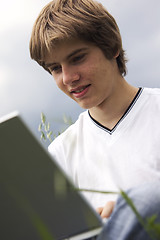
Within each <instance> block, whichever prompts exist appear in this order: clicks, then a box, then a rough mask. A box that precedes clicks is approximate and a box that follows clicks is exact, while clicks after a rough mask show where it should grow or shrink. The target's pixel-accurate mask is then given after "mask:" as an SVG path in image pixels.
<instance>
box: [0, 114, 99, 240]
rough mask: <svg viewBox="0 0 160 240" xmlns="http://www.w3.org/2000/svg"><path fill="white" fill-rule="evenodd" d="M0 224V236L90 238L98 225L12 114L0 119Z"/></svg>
mask: <svg viewBox="0 0 160 240" xmlns="http://www.w3.org/2000/svg"><path fill="white" fill-rule="evenodd" d="M0 226H1V231H0V239H3V240H9V239H16V240H22V239H23V240H25V239H26V240H28V239H34V240H38V239H45V240H47V239H49V240H51V239H68V238H70V237H72V236H75V235H76V236H77V235H78V236H79V234H83V233H86V232H88V231H91V234H90V235H89V236H92V230H93V231H95V233H96V232H99V231H100V229H101V226H102V222H101V219H100V217H99V216H98V215H97V214H96V213H95V212H94V211H93V209H92V208H91V207H90V206H89V205H88V203H87V202H86V201H85V200H84V199H83V197H82V196H81V194H79V193H78V192H77V191H75V189H74V187H73V185H72V184H71V182H70V181H69V180H68V178H67V177H66V175H65V174H64V173H63V171H62V170H61V169H60V168H59V167H58V166H57V164H56V163H55V162H54V161H53V159H52V158H51V156H50V155H49V153H48V152H47V151H46V150H45V149H44V147H43V146H42V144H41V143H40V142H39V141H38V140H37V139H36V138H35V137H34V136H33V135H32V133H31V132H30V130H29V129H28V128H27V126H26V124H25V123H24V121H23V120H22V118H20V117H19V116H18V115H15V116H12V117H9V118H7V119H6V120H5V121H2V120H0ZM76 239H84V238H83V237H77V238H76Z"/></svg>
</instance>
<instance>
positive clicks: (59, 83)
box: [52, 75, 63, 90]
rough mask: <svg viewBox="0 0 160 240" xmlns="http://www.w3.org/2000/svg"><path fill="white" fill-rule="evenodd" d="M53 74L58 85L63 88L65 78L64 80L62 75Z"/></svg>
mask: <svg viewBox="0 0 160 240" xmlns="http://www.w3.org/2000/svg"><path fill="white" fill-rule="evenodd" d="M52 76H53V79H54V81H55V83H56V85H57V87H58V88H60V89H61V90H62V88H63V80H62V78H61V77H60V76H54V75H52Z"/></svg>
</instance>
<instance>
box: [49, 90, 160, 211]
mask: <svg viewBox="0 0 160 240" xmlns="http://www.w3.org/2000/svg"><path fill="white" fill-rule="evenodd" d="M49 152H50V153H51V154H52V155H53V156H54V158H55V159H56V160H57V162H58V163H59V164H60V166H61V167H62V168H63V169H64V171H65V172H66V173H67V174H68V175H69V176H70V177H71V179H72V180H73V182H74V184H75V185H76V186H77V187H78V188H85V189H92V190H102V191H117V190H118V191H119V189H120V188H121V189H122V190H126V189H129V188H132V187H135V186H138V185H139V184H143V183H145V182H149V181H153V180H160V89H149V88H144V89H140V90H139V92H138V93H137V95H136V97H135V98H134V100H133V101H132V103H131V105H130V106H129V108H128V109H127V111H126V112H125V114H124V115H123V117H122V118H121V119H120V121H119V122H118V123H117V124H116V126H115V127H114V128H113V129H112V130H109V129H107V128H106V127H104V126H102V125H100V124H99V123H98V122H96V121H95V120H94V119H92V118H91V116H90V115H89V112H88V111H85V112H83V113H81V114H80V116H79V118H78V120H77V121H76V122H75V124H73V125H72V126H70V127H69V128H68V129H67V130H66V131H65V132H64V133H62V134H61V135H60V136H58V137H57V138H56V139H55V140H54V141H53V142H52V143H51V145H50V146H49ZM84 195H85V197H86V198H87V199H88V201H89V202H90V204H91V205H92V206H93V207H95V208H96V207H99V206H104V204H105V203H106V202H107V201H108V200H115V199H116V195H112V194H111V195H108V194H107V195H106V194H99V193H98V194H97V193H92V192H91V193H88V192H84Z"/></svg>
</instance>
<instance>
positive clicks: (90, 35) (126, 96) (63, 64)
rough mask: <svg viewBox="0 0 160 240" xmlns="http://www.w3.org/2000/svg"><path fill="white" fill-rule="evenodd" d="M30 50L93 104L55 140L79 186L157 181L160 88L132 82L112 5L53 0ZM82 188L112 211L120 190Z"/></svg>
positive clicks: (104, 211)
mask: <svg viewBox="0 0 160 240" xmlns="http://www.w3.org/2000/svg"><path fill="white" fill-rule="evenodd" d="M30 53H31V57H32V58H33V59H34V60H36V61H37V62H38V63H39V64H40V65H41V66H42V67H43V68H44V69H45V70H47V71H48V72H49V73H50V74H52V76H53V78H54V80H55V81H56V84H57V85H58V87H59V88H60V89H61V90H62V91H63V92H64V93H65V94H67V95H68V96H69V97H71V98H72V99H73V100H75V101H76V102H77V103H78V104H79V105H80V106H81V107H82V108H84V109H87V111H85V112H84V113H82V114H80V116H79V118H78V120H77V121H76V123H75V124H73V125H72V126H71V127H69V128H68V129H67V130H66V131H65V132H64V133H63V134H61V135H60V136H59V137H57V138H56V139H55V141H53V143H52V144H51V145H50V146H49V151H50V153H51V154H52V155H53V156H54V157H55V159H57V161H58V162H59V164H60V165H61V167H62V168H63V169H64V170H65V171H66V172H67V174H68V175H69V176H70V177H71V178H72V180H73V182H74V183H75V184H76V186H77V187H79V188H82V189H84V188H85V189H91V190H102V191H113V192H114V191H115V192H117V191H119V189H120V188H121V189H123V190H128V189H130V188H135V187H138V186H139V185H143V184H144V183H149V182H151V181H156V182H157V181H158V182H159V180H160V148H159V142H160V128H159V122H160V91H159V90H158V89H146V88H137V87H133V86H131V85H130V84H128V83H127V82H126V80H125V78H124V76H125V75H126V58H125V54H124V50H123V48H122V40H121V36H120V32H119V29H118V26H117V24H116V21H115V20H114V18H113V17H112V16H111V15H110V14H109V13H108V12H107V10H106V9H105V8H104V7H103V6H102V5H101V4H100V3H98V2H95V1H92V0H54V1H52V2H50V3H49V4H48V5H47V6H46V7H45V8H44V9H43V10H42V11H41V13H40V15H39V16H38V18H37V20H36V22H35V25H34V27H33V32H32V36H31V41H30ZM147 193H148V191H147ZM84 195H85V196H86V198H87V199H88V201H89V202H90V203H91V204H92V205H93V207H95V208H96V209H97V211H98V212H99V213H100V214H101V216H102V217H109V216H110V214H111V212H112V210H113V207H114V202H115V201H116V199H117V196H116V194H111V195H106V194H98V193H97V194H96V193H92V192H90V193H89V192H84ZM114 239H116V238H114ZM118 239H120V238H118ZM121 239H122V238H121Z"/></svg>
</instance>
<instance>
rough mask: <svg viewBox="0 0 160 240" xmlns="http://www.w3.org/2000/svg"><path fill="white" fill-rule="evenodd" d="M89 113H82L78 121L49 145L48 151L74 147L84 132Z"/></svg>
mask: <svg viewBox="0 0 160 240" xmlns="http://www.w3.org/2000/svg"><path fill="white" fill-rule="evenodd" d="M87 115H88V112H87V111H85V112H82V113H81V114H80V115H79V117H78V119H77V121H76V122H75V123H73V124H72V125H71V126H70V127H68V128H67V129H66V130H65V131H64V132H63V133H61V134H60V135H59V136H58V137H56V138H55V140H54V141H53V142H52V143H51V144H50V145H49V147H48V150H49V151H52V149H53V148H57V147H59V148H60V147H63V148H66V147H67V146H72V145H73V144H75V142H76V138H77V136H78V133H79V131H81V130H82V127H83V124H84V122H85V119H86V118H87Z"/></svg>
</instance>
